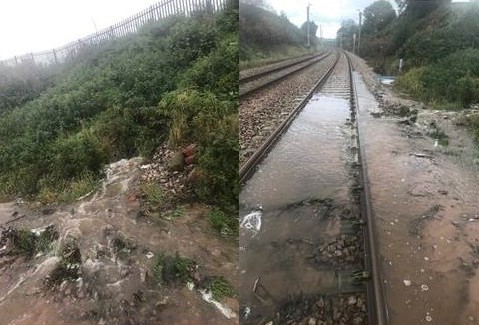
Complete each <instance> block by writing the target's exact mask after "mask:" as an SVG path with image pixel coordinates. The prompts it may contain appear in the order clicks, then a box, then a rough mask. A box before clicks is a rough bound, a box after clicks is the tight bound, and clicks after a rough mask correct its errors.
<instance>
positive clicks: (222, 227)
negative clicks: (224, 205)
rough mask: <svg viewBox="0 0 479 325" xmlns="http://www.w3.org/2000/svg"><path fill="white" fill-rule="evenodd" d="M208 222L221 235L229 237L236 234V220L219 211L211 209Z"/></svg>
mask: <svg viewBox="0 0 479 325" xmlns="http://www.w3.org/2000/svg"><path fill="white" fill-rule="evenodd" d="M208 221H209V223H210V225H211V226H212V227H213V229H215V230H216V231H217V232H218V233H220V234H221V235H225V236H230V235H233V234H236V233H238V219H236V218H230V217H228V216H227V215H226V214H225V213H224V212H223V211H221V210H219V209H213V210H212V211H210V212H209V213H208Z"/></svg>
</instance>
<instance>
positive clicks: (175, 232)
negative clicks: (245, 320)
mask: <svg viewBox="0 0 479 325" xmlns="http://www.w3.org/2000/svg"><path fill="white" fill-rule="evenodd" d="M140 164H141V159H139V158H132V159H130V160H121V161H119V162H116V163H113V164H111V165H110V166H109V168H108V170H107V177H106V179H105V180H104V181H103V182H102V186H101V187H100V189H99V190H98V191H96V192H95V193H92V194H90V195H89V196H87V197H85V198H83V199H82V200H79V202H76V203H74V204H72V205H71V206H67V207H63V208H61V209H60V210H58V211H56V212H54V213H51V214H39V215H38V214H34V213H32V212H31V213H29V214H27V217H25V218H22V219H20V220H19V221H18V222H16V223H15V224H14V226H15V227H19V228H27V229H31V228H36V227H39V226H45V225H48V224H55V225H56V226H57V227H58V229H59V233H60V242H62V241H63V240H65V238H66V237H68V236H71V237H74V238H77V240H78V245H79V248H80V252H81V258H82V265H81V271H82V273H81V279H80V278H79V279H80V280H76V281H75V282H74V283H75V285H74V286H73V288H70V287H68V286H67V287H68V288H69V289H68V291H69V293H66V290H62V289H59V290H58V291H56V292H50V291H48V290H43V288H44V285H43V283H44V279H45V277H46V276H47V275H48V274H49V273H50V272H51V271H52V269H53V268H54V267H55V266H56V263H57V262H58V257H56V256H54V255H55V253H56V252H55V251H52V252H50V253H49V255H47V256H40V257H38V258H35V259H34V260H33V261H30V262H29V263H24V262H25V261H24V260H23V259H22V258H18V259H16V260H15V261H14V262H13V264H12V266H11V267H4V268H0V323H1V324H12V325H13V324H97V323H104V324H125V323H131V324H157V323H161V324H163V323H165V324H169V323H175V324H237V323H238V321H237V317H236V313H237V307H235V305H234V303H235V302H234V301H231V304H230V305H231V307H232V308H236V309H235V311H236V312H235V313H232V314H233V315H232V316H228V317H229V319H228V318H227V317H226V316H225V315H223V314H222V313H221V312H220V311H219V309H218V308H215V306H213V305H212V304H210V303H207V302H205V301H203V298H202V296H201V294H200V292H198V291H197V290H191V291H190V290H188V289H187V288H176V287H169V286H158V285H156V284H155V282H152V271H151V270H152V268H153V264H154V263H155V260H156V256H158V254H160V253H164V254H171V255H173V254H175V252H178V254H179V255H181V256H187V257H190V258H192V259H194V260H195V261H196V262H197V263H198V264H199V265H200V272H202V274H205V275H210V274H212V275H219V276H223V277H225V278H226V279H227V281H228V282H229V283H231V284H233V285H234V287H235V288H237V285H236V281H237V280H236V279H237V272H238V271H237V260H238V256H237V246H236V245H235V243H229V242H225V241H224V240H222V239H221V238H219V237H218V236H211V229H210V228H209V226H208V223H207V221H206V220H205V218H204V214H205V212H206V211H205V208H204V207H201V206H199V207H196V206H194V205H193V206H184V207H183V208H184V212H183V214H184V215H182V216H181V217H179V218H178V219H177V220H173V221H171V222H167V221H165V222H164V224H162V225H161V226H160V225H157V224H152V223H151V221H150V222H149V221H148V220H144V219H143V218H138V211H139V200H138V198H137V197H136V193H138V190H137V187H138V178H139V174H140V172H141V169H140ZM16 209H17V207H15V206H14V205H12V204H11V205H8V204H5V205H0V218H1V220H3V219H4V218H7V217H9V216H11V214H12V213H13V210H16ZM115 238H121V239H122V240H123V241H125V242H128V243H129V244H130V245H131V247H132V248H131V251H130V253H129V255H128V257H127V258H124V259H122V258H119V257H118V256H117V254H116V253H115V248H114V242H115ZM148 255H153V258H151V256H150V257H148ZM0 262H2V260H1V259H0ZM0 265H1V264H0ZM76 283H82V286H81V288H79V289H78V290H77V287H76ZM138 294H141V295H143V298H142V303H141V304H134V305H135V307H134V308H133V307H132V306H133V302H134V301H135V297H136V296H135V295H138ZM236 304H237V302H236ZM125 306H130V307H129V309H125V308H126V307H125ZM228 306H229V305H227V306H226V307H225V306H223V308H228V310H229V311H231V309H230V307H228ZM34 320H37V321H36V322H35V321H34Z"/></svg>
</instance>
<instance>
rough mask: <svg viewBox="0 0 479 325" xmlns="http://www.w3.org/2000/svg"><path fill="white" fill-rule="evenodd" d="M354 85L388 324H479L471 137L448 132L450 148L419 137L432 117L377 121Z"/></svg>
mask: <svg viewBox="0 0 479 325" xmlns="http://www.w3.org/2000/svg"><path fill="white" fill-rule="evenodd" d="M356 78H357V90H358V95H359V106H360V118H359V121H360V130H361V131H362V139H361V143H362V146H363V148H364V149H365V153H366V155H365V157H363V158H365V160H366V163H367V165H368V175H369V181H370V189H371V197H372V207H373V213H374V216H375V218H376V228H377V235H378V239H379V253H380V262H381V268H382V270H383V272H384V274H383V276H384V278H383V286H384V291H385V294H386V300H387V306H388V312H389V324H391V325H402V324H439V325H449V324H451V325H452V324H454V325H455V324H477V323H478V319H479V309H478V307H479V300H478V298H479V297H478V295H477V292H478V289H479V286H478V283H479V281H478V278H479V277H478V275H476V274H477V267H478V266H479V255H478V251H477V247H478V246H477V245H478V242H477V241H478V240H479V236H478V235H477V233H478V231H479V224H478V221H477V219H476V215H477V213H478V211H479V209H478V208H479V207H478V201H477V198H478V197H479V186H478V184H479V179H478V176H477V171H476V168H474V167H473V166H472V164H471V156H472V155H471V152H474V147H473V144H472V142H471V141H468V140H467V139H468V138H469V135H467V134H466V133H465V132H464V131H462V133H461V131H458V127H457V126H455V127H454V129H455V131H454V132H452V131H451V129H449V130H448V129H447V128H446V129H445V130H446V133H449V135H450V137H451V138H450V143H452V144H454V145H451V146H450V148H445V147H441V146H435V140H434V139H431V138H430V137H428V136H427V135H426V134H425V133H426V132H425V130H422V129H421V125H428V124H429V121H430V120H431V116H427V115H431V113H430V112H427V111H424V112H420V114H419V117H418V123H417V124H416V125H413V126H404V125H400V124H398V119H397V118H395V117H382V118H374V117H372V116H371V114H370V113H372V112H377V111H378V110H379V108H378V103H377V102H376V100H375V98H374V97H373V96H372V95H371V93H370V92H369V91H368V90H367V89H366V87H365V84H364V83H363V81H362V79H361V78H360V77H359V76H356ZM432 120H434V118H432ZM446 124H447V123H446ZM459 143H460V145H458V144H459ZM451 150H453V151H454V152H455V154H454V155H450V154H447V153H448V152H450V151H451ZM445 153H446V154H445ZM456 155H457V156H456Z"/></svg>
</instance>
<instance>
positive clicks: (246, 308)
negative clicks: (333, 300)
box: [243, 307, 251, 319]
mask: <svg viewBox="0 0 479 325" xmlns="http://www.w3.org/2000/svg"><path fill="white" fill-rule="evenodd" d="M250 314H251V308H249V307H245V309H244V313H243V317H244V319H246V318H248V317H249V315H250Z"/></svg>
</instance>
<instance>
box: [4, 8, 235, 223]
mask: <svg viewBox="0 0 479 325" xmlns="http://www.w3.org/2000/svg"><path fill="white" fill-rule="evenodd" d="M237 30H238V10H236V9H235V10H228V11H226V12H223V13H221V14H217V15H214V16H212V15H211V14H208V13H201V12H198V13H197V14H196V16H195V17H193V18H185V17H180V16H178V17H171V18H169V19H167V20H164V21H162V22H160V23H155V24H152V25H148V26H145V27H144V28H143V29H142V31H141V32H139V33H138V34H135V35H132V36H130V37H127V38H124V39H121V40H115V41H111V42H109V43H107V44H105V45H103V46H102V47H101V48H99V49H91V50H90V53H89V54H88V55H86V57H84V58H83V59H82V60H81V62H79V63H75V64H70V65H68V66H62V67H59V66H53V67H52V66H50V67H46V68H44V67H39V66H34V65H33V66H32V65H29V64H27V63H25V64H23V65H20V66H18V67H15V68H5V67H2V68H0V69H1V70H0V196H1V197H3V198H4V199H7V198H12V197H15V196H22V197H24V198H29V199H31V200H35V199H36V200H41V201H43V202H47V203H48V202H69V201H71V200H73V199H75V198H77V197H80V196H82V195H84V194H85V193H88V192H89V191H91V190H92V189H94V188H95V187H96V186H97V184H98V181H99V179H100V178H101V177H102V175H103V168H104V166H105V164H107V163H109V162H113V161H116V160H119V159H121V158H129V157H133V156H137V155H141V156H144V157H146V158H147V159H148V158H151V157H152V154H153V153H154V151H155V149H156V148H157V147H158V146H159V145H160V144H161V143H164V142H168V143H169V145H170V146H171V147H172V148H180V147H182V146H184V145H187V144H191V143H195V144H197V145H198V153H197V157H198V159H197V161H198V167H197V168H198V169H199V173H198V175H200V176H201V177H198V178H197V180H196V181H195V183H194V184H193V186H194V190H195V193H196V196H197V199H198V200H200V201H201V202H206V203H208V204H212V205H215V206H217V207H218V208H219V209H220V211H222V213H224V214H227V215H229V216H231V217H232V218H233V217H234V218H235V217H236V215H237V213H236V211H237V204H238V176H237V175H238V118H237V107H238V95H237V94H238V80H237V79H238V64H237V62H238V52H239V43H238V32H237ZM58 70H61V72H58Z"/></svg>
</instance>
